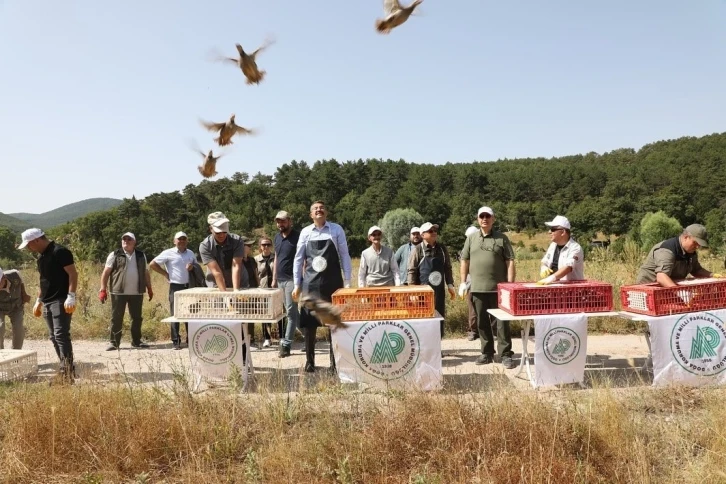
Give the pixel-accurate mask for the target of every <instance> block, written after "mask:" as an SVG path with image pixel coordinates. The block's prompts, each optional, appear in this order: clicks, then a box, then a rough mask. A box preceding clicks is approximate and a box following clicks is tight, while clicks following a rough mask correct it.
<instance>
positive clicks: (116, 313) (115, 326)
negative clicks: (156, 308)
mask: <svg viewBox="0 0 726 484" xmlns="http://www.w3.org/2000/svg"><path fill="white" fill-rule="evenodd" d="M109 280H110V282H111V287H110V288H109V286H108V283H109ZM145 292H147V293H148V294H149V301H151V298H153V297H154V290H153V289H152V288H151V274H150V273H149V271H148V270H147V261H146V254H144V253H143V252H142V251H140V250H139V249H137V248H136V236H135V235H134V234H133V233H132V232H126V233H125V234H123V235H122V236H121V248H119V249H116V250H114V251H112V252H111V253H109V254H108V257H106V266H105V267H104V269H103V272H102V273H101V290H100V291H99V295H98V298H99V299H100V300H101V302H102V303H103V302H106V299H107V298H108V295H109V293H110V295H111V333H110V336H109V344H108V346H107V347H106V351H113V350H118V349H119V347H120V346H121V336H122V333H123V321H124V313H125V312H126V306H127V305H128V308H129V316H130V317H131V346H132V347H134V348H148V347H149V345H148V344H147V343H145V342H143V341H141V323H142V322H143V320H144V318H143V316H142V312H141V309H142V306H143V304H144V293H145Z"/></svg>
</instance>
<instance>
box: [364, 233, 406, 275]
mask: <svg viewBox="0 0 726 484" xmlns="http://www.w3.org/2000/svg"><path fill="white" fill-rule="evenodd" d="M382 237H383V231H382V230H381V228H380V227H379V226H378V225H374V226H373V227H371V228H369V229H368V240H369V241H370V243H371V246H370V247H368V248H367V249H366V250H364V251H363V252H362V253H361V255H360V267H359V268H358V287H376V286H400V285H401V275H400V273H399V270H398V264H397V263H396V258H395V257H394V255H393V251H392V250H391V249H390V248H389V247H386V246H384V245H382V244H381V238H382Z"/></svg>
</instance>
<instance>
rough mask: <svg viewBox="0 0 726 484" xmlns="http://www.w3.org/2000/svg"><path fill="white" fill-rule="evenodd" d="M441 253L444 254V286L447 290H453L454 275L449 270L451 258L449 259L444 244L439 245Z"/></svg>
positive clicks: (450, 269)
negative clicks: (447, 287)
mask: <svg viewBox="0 0 726 484" xmlns="http://www.w3.org/2000/svg"><path fill="white" fill-rule="evenodd" d="M441 251H442V252H443V253H444V277H445V278H446V285H447V286H449V288H451V289H453V288H454V273H453V270H452V268H451V257H449V250H448V249H447V248H446V246H445V245H444V244H441Z"/></svg>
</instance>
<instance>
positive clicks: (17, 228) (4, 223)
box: [0, 213, 28, 232]
mask: <svg viewBox="0 0 726 484" xmlns="http://www.w3.org/2000/svg"><path fill="white" fill-rule="evenodd" d="M0 226H1V227H8V228H9V229H10V230H12V231H13V232H22V231H23V230H25V229H27V228H28V224H27V222H24V221H23V220H20V219H18V218H16V217H13V216H12V215H8V214H5V213H0Z"/></svg>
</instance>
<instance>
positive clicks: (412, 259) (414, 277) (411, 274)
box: [406, 242, 423, 285]
mask: <svg viewBox="0 0 726 484" xmlns="http://www.w3.org/2000/svg"><path fill="white" fill-rule="evenodd" d="M421 243H423V242H421ZM418 262H419V246H415V247H413V248H411V253H410V254H409V256H408V277H406V283H408V284H410V285H414V284H418Z"/></svg>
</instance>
